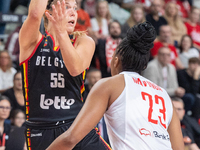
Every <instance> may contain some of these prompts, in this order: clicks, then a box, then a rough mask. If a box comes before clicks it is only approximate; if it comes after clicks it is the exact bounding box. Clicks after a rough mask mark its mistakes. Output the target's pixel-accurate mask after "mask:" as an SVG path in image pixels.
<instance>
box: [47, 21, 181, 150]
mask: <svg viewBox="0 0 200 150" xmlns="http://www.w3.org/2000/svg"><path fill="white" fill-rule="evenodd" d="M155 37H156V32H155V29H154V27H153V26H152V25H151V24H150V23H148V22H145V23H142V24H139V25H137V26H135V27H133V28H131V29H129V31H128V32H127V37H126V38H125V39H124V40H123V41H122V43H121V44H120V45H119V46H118V47H117V49H116V51H115V53H114V56H113V58H112V62H111V74H112V75H113V77H110V78H105V79H102V80H100V81H99V82H97V83H96V84H95V85H94V87H93V88H92V89H91V91H90V93H89V95H88V98H87V100H86V103H85V104H84V106H83V108H82V110H81V111H80V113H79V115H78V116H77V118H76V119H75V121H74V123H73V124H72V125H71V127H70V128H69V129H68V130H67V131H66V132H65V133H63V134H62V135H61V136H60V137H58V138H57V139H56V140H55V141H54V142H53V143H52V144H51V145H50V147H49V148H48V150H54V149H59V150H71V149H72V148H73V147H74V146H75V145H76V144H77V143H78V142H79V141H80V140H81V139H82V138H84V136H85V135H86V134H87V133H88V132H89V131H90V130H92V128H94V127H95V125H96V124H97V123H98V122H99V120H100V119H101V118H102V116H103V114H104V113H105V115H104V116H105V120H106V124H107V129H108V135H109V139H110V143H111V147H112V148H113V150H172V149H173V150H183V149H184V144H183V137H182V133H181V128H180V122H179V120H178V118H177V116H176V113H175V110H174V109H173V106H172V103H171V99H170V97H169V96H168V94H167V92H166V91H165V90H164V89H162V88H161V87H159V86H157V85H155V84H154V83H152V82H151V81H149V80H147V79H146V78H144V77H142V76H140V75H139V74H138V73H139V72H140V71H142V70H144V69H145V68H146V66H147V63H148V60H149V56H150V49H151V48H152V47H153V41H154V39H155ZM114 75H115V76H114Z"/></svg>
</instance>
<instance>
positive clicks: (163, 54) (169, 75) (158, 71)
mask: <svg viewBox="0 0 200 150" xmlns="http://www.w3.org/2000/svg"><path fill="white" fill-rule="evenodd" d="M170 56H171V50H170V49H169V48H168V47H161V48H159V51H158V55H157V57H156V58H154V60H152V61H150V62H149V64H148V66H147V68H146V70H144V72H143V76H144V77H145V78H147V79H149V80H151V81H152V82H154V83H155V84H157V85H158V86H161V87H162V88H164V89H165V90H166V91H167V93H168V94H169V96H178V97H183V96H184V94H185V90H184V89H183V88H182V87H178V80H177V75H176V69H175V67H174V66H173V65H172V64H171V63H170V59H171V57H170Z"/></svg>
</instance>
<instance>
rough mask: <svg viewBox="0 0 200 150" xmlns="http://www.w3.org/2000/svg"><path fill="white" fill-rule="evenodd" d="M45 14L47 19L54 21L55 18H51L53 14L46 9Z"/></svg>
mask: <svg viewBox="0 0 200 150" xmlns="http://www.w3.org/2000/svg"><path fill="white" fill-rule="evenodd" d="M45 15H46V17H47V19H48V20H49V21H52V22H54V21H55V19H54V18H53V16H51V15H50V14H49V12H48V11H46V12H45Z"/></svg>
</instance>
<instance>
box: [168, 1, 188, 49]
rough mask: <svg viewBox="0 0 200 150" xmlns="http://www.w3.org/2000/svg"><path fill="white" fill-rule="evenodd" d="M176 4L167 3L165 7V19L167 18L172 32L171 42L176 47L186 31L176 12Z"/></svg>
mask: <svg viewBox="0 0 200 150" xmlns="http://www.w3.org/2000/svg"><path fill="white" fill-rule="evenodd" d="M178 12H179V11H178V6H177V5H176V4H175V3H174V2H169V3H167V5H166V7H165V19H166V20H167V22H168V24H169V26H170V27H171V32H172V43H173V44H174V45H175V46H176V47H178V44H180V41H181V38H182V36H183V35H185V34H186V33H187V29H186V27H185V24H184V23H183V21H182V19H181V18H180V16H179V13H178Z"/></svg>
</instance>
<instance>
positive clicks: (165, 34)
mask: <svg viewBox="0 0 200 150" xmlns="http://www.w3.org/2000/svg"><path fill="white" fill-rule="evenodd" d="M171 37H172V32H171V27H170V26H169V25H162V26H161V27H160V36H159V41H157V42H155V43H154V47H153V48H152V49H151V56H152V57H156V55H157V54H158V50H159V49H160V48H161V47H163V46H165V47H168V48H169V49H170V51H171V54H170V57H171V63H172V64H173V65H174V66H175V67H176V68H177V69H183V68H184V67H183V65H182V63H181V61H180V59H179V57H178V54H177V52H176V48H175V46H174V45H172V44H171V41H172V38H171Z"/></svg>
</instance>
